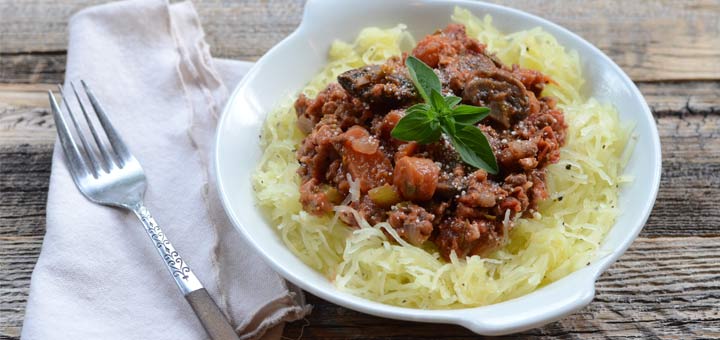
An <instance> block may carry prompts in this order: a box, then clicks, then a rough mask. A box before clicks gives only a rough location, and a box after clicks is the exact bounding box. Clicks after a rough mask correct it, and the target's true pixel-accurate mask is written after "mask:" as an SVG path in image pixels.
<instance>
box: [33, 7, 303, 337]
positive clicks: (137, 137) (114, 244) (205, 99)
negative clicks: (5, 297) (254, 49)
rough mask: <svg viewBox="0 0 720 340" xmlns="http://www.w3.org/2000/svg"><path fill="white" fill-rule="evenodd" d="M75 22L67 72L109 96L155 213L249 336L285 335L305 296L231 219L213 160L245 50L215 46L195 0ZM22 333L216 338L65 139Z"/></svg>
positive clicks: (97, 12)
mask: <svg viewBox="0 0 720 340" xmlns="http://www.w3.org/2000/svg"><path fill="white" fill-rule="evenodd" d="M69 31H70V38H69V41H70V42H69V47H68V60H67V71H66V74H65V79H66V80H67V81H77V80H79V79H84V80H85V81H86V82H87V83H88V84H89V85H90V87H91V88H92V89H93V91H94V92H95V94H96V95H97V96H98V97H99V99H100V100H101V102H102V103H103V104H104V107H105V109H106V110H107V112H108V113H109V115H110V119H111V120H112V121H113V123H114V125H115V126H116V128H117V129H118V130H119V131H120V133H121V135H122V136H123V137H124V139H125V141H126V142H127V143H128V144H129V147H130V149H131V151H132V152H133V153H134V154H135V156H136V157H137V158H138V160H139V161H140V162H141V164H142V165H143V167H144V168H145V172H146V175H147V179H148V184H149V185H148V190H147V193H146V195H145V202H146V205H147V206H148V207H149V209H150V210H151V212H152V213H153V214H154V216H155V218H156V219H157V221H158V222H159V223H160V226H161V227H162V228H163V229H164V231H165V233H166V234H167V235H168V237H169V238H170V240H172V242H173V243H174V245H175V247H176V248H177V250H178V251H179V252H180V254H182V255H183V257H184V258H185V260H186V261H187V262H188V263H189V264H190V266H191V268H192V269H193V270H194V271H195V274H196V275H197V276H198V277H199V278H200V280H201V281H202V282H203V284H204V285H205V287H206V288H207V290H208V291H209V292H210V294H211V295H212V296H213V298H214V299H215V301H216V302H217V303H218V305H219V306H220V307H221V308H222V309H223V310H224V311H225V312H226V315H228V316H229V318H230V321H231V322H232V324H233V325H234V326H235V327H236V330H237V331H238V333H239V334H241V336H242V337H243V338H257V337H261V336H263V335H264V337H265V338H279V337H280V334H281V332H282V324H283V323H284V322H285V321H291V320H296V319H298V318H302V317H303V316H304V315H305V314H306V313H307V312H308V311H309V308H308V307H307V306H306V305H305V303H304V300H303V298H302V294H301V293H300V292H299V291H297V290H296V289H294V288H292V287H289V286H288V285H287V284H286V283H285V281H283V280H282V279H281V278H280V277H279V276H278V275H277V274H276V273H274V272H273V271H272V270H271V269H270V268H269V267H268V266H267V265H265V263H264V262H263V261H262V259H261V258H260V257H259V256H258V255H257V254H255V252H254V251H253V249H252V248H251V247H250V246H249V245H247V244H246V243H245V242H244V241H243V239H242V238H241V236H240V235H239V233H238V232H236V231H235V230H233V228H232V226H231V225H230V223H229V222H228V220H227V219H226V216H225V214H224V212H223V211H222V208H221V206H220V203H219V201H218V198H217V195H216V192H215V189H214V185H213V182H212V181H213V178H212V176H211V173H212V171H211V170H212V169H210V168H209V164H211V163H212V162H210V159H211V149H212V146H213V138H214V130H215V124H216V121H217V118H218V115H219V114H220V112H221V110H222V107H223V105H224V102H225V100H226V98H227V97H228V88H232V87H233V86H235V84H236V83H237V82H238V80H239V79H240V77H241V76H242V75H243V74H244V72H245V71H246V70H247V68H248V63H242V62H237V61H229V60H216V59H212V58H211V57H210V54H209V51H208V46H207V44H206V43H205V41H204V40H203V31H202V28H201V27H200V23H199V20H198V17H197V14H196V12H195V10H194V8H193V7H192V5H191V4H190V3H187V2H186V3H179V4H173V5H168V4H167V3H166V2H165V1H162V0H151V1H148V0H143V1H125V2H117V3H112V4H107V5H102V6H97V7H92V8H89V9H86V10H83V11H82V12H80V13H78V14H76V15H75V16H74V17H73V18H72V19H71V20H70V26H69ZM66 85H68V84H66ZM68 88H69V87H68ZM248 204H252V202H248ZM22 338H23V339H28V340H32V339H42V340H52V339H123V340H126V339H172V340H183V339H206V338H207V336H206V335H205V333H204V331H203V329H202V326H201V325H200V323H199V321H198V320H197V318H196V317H195V315H194V314H193V312H192V310H191V309H190V307H189V305H188V304H187V303H186V302H185V300H184V298H183V296H182V295H181V294H180V292H179V291H178V290H177V288H176V287H175V283H174V282H173V280H172V278H171V277H170V275H169V274H168V273H167V271H166V269H165V267H164V265H163V263H162V260H161V259H160V258H159V256H158V255H157V254H156V252H155V249H154V248H153V246H152V243H151V242H150V241H149V239H148V236H147V235H146V234H145V232H144V230H143V229H142V225H141V224H140V222H139V221H138V220H137V219H136V217H135V216H134V215H133V214H132V213H130V212H127V211H123V210H118V209H113V208H108V207H104V206H99V205H95V204H92V203H90V202H89V201H87V200H86V199H85V198H84V197H83V196H81V194H80V193H79V192H78V190H77V189H76V188H75V185H74V184H73V182H72V180H71V178H70V175H69V173H68V171H67V168H66V166H65V159H64V158H63V156H62V154H61V149H60V148H57V147H56V148H55V153H54V155H53V166H52V175H51V177H50V191H49V193H48V205H47V233H46V235H45V240H44V242H43V247H42V252H41V254H40V258H39V260H38V263H37V265H36V267H35V270H34V272H33V276H32V282H31V286H30V297H29V300H28V305H27V310H26V317H25V323H24V326H23V330H22Z"/></svg>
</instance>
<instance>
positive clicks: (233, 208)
mask: <svg viewBox="0 0 720 340" xmlns="http://www.w3.org/2000/svg"><path fill="white" fill-rule="evenodd" d="M456 5H459V6H462V7H464V8H467V9H469V10H471V11H472V12H473V13H474V14H475V15H477V16H483V15H485V14H491V15H492V16H493V22H494V23H495V25H497V27H498V28H499V29H501V30H502V31H504V32H508V33H510V32H514V31H518V30H524V29H530V28H533V27H536V26H541V27H543V28H544V29H545V30H547V31H548V32H550V33H552V34H553V35H554V36H555V37H557V39H558V40H559V41H560V42H561V43H562V44H563V45H564V46H566V47H567V48H570V49H574V50H576V51H578V53H579V54H580V57H581V61H582V67H583V72H584V74H585V78H586V79H587V84H586V86H585V88H584V91H586V94H588V95H591V96H593V97H595V98H597V99H598V100H600V101H601V102H609V103H613V104H614V105H615V106H616V107H617V109H618V110H619V112H620V116H621V119H622V120H623V121H625V122H635V123H636V127H635V133H636V134H637V136H638V140H637V144H636V146H635V152H634V153H633V156H632V159H631V160H630V162H629V164H628V166H627V168H626V173H628V174H631V175H635V181H634V182H633V183H632V184H631V185H629V186H628V187H626V188H624V189H623V190H622V193H621V196H620V207H622V211H623V212H622V214H621V215H620V217H619V218H618V220H617V222H616V224H615V226H614V227H613V228H612V230H611V231H610V233H609V235H608V236H607V238H606V240H605V242H604V244H603V246H602V250H603V252H604V253H607V255H605V256H604V257H602V258H599V259H596V260H595V261H594V262H593V263H592V264H591V265H590V266H588V267H586V268H583V269H581V270H579V271H577V272H575V273H572V274H570V275H568V276H567V277H565V278H563V279H561V280H559V281H557V282H555V283H553V284H550V285H548V286H546V287H543V288H541V289H539V290H537V291H535V292H533V293H531V294H528V295H525V296H522V297H520V298H516V299H513V300H510V301H506V302H503V303H498V304H494V305H490V306H485V307H478V308H469V309H460V310H419V309H409V308H401V307H394V306H388V305H384V304H381V303H377V302H373V301H369V300H366V299H363V298H360V297H357V296H353V295H350V294H347V293H344V292H340V291H338V290H336V289H335V288H334V287H333V285H332V284H331V283H330V282H329V281H328V280H327V279H326V278H324V277H323V276H322V275H321V274H319V273H317V272H315V271H314V270H313V269H311V268H310V267H308V266H306V265H305V264H304V263H302V262H301V261H300V260H299V259H298V258H296V257H295V256H294V255H293V254H292V253H291V252H290V250H288V249H287V248H286V247H285V245H284V244H283V242H282V240H281V239H280V238H279V237H277V235H276V233H275V231H274V228H273V227H272V226H270V225H268V223H267V222H266V220H265V219H264V218H263V216H262V215H261V213H260V211H259V210H258V209H257V208H256V207H255V204H254V201H255V200H254V195H253V192H252V186H251V183H250V177H251V175H252V173H253V171H254V169H255V167H256V165H257V163H258V160H259V158H260V155H261V150H260V147H259V145H258V141H259V140H258V135H259V132H260V129H261V126H262V124H263V121H264V119H265V116H266V114H267V113H268V112H270V111H271V110H272V109H273V108H274V107H275V106H276V105H277V104H278V103H279V102H280V101H281V100H283V99H286V98H287V97H288V96H289V95H293V94H295V93H297V92H298V91H299V90H300V89H301V88H302V87H303V86H304V85H305V84H306V83H307V82H308V81H309V80H310V79H311V77H312V76H313V75H314V74H316V73H317V72H318V71H319V70H320V69H321V68H322V66H323V65H324V64H325V62H326V54H327V51H328V48H329V47H330V44H331V43H332V41H333V40H335V39H343V40H352V39H354V37H355V36H356V35H357V33H358V32H359V31H360V29H361V28H363V27H367V26H382V27H391V26H394V25H396V24H397V23H404V24H406V25H407V26H408V29H409V30H410V32H411V33H412V34H413V35H414V36H415V37H423V36H424V35H426V34H429V33H432V32H433V31H435V30H436V29H438V28H442V27H445V26H446V25H447V24H448V23H449V22H450V14H451V13H452V10H453V7H454V6H456ZM216 143H217V144H216V150H215V151H216V155H215V166H216V172H217V173H216V175H217V178H218V186H219V192H220V194H221V198H222V202H223V205H224V208H225V211H226V212H227V214H228V215H229V216H230V218H231V220H232V222H233V223H234V225H235V226H236V227H237V229H238V230H240V232H242V233H243V235H244V236H245V238H247V240H248V241H249V242H250V244H252V245H253V246H254V247H255V249H257V251H258V252H259V253H260V254H262V256H263V257H264V258H265V259H266V260H267V262H268V263H269V264H270V265H271V266H272V267H273V268H274V269H275V270H276V271H278V272H279V273H280V274H281V275H282V276H284V277H285V278H287V279H288V280H290V281H292V282H293V283H295V284H297V285H298V286H300V287H301V288H303V289H305V290H306V291H308V292H310V293H312V294H315V295H317V296H319V297H321V298H323V299H326V300H328V301H331V302H333V303H336V304H339V305H342V306H345V307H348V308H351V309H355V310H358V311H361V312H365V313H369V314H373V315H377V316H383V317H388V318H395V319H403V320H412V321H423V322H434V323H451V324H458V325H462V326H464V327H467V328H469V329H471V330H472V331H474V332H476V333H479V334H484V335H500V334H507V333H512V332H519V331H523V330H526V329H530V328H534V327H538V326H540V325H543V324H545V323H548V322H551V321H554V320H557V319H559V318H561V317H563V316H565V315H568V314H570V313H573V312H575V311H577V310H579V309H581V308H583V307H584V306H585V305H587V304H588V303H590V301H592V299H593V297H594V295H595V280H596V279H597V278H598V276H599V275H600V274H601V273H602V272H603V271H604V270H605V269H606V268H608V267H609V266H610V265H611V264H612V263H613V262H614V261H615V260H617V259H618V257H620V255H622V254H623V252H625V250H626V249H627V248H628V247H629V246H630V244H631V243H632V242H633V240H634V239H635V238H636V237H637V235H638V233H639V232H640V230H641V229H642V227H643V225H644V224H645V221H646V220H647V217H648V215H649V214H650V210H651V209H652V206H653V204H654V202H655V196H656V194H657V190H658V186H659V183H660V165H661V157H660V140H659V137H658V133H657V128H656V126H655V122H654V120H653V117H652V114H651V112H650V110H649V108H648V106H647V104H646V103H645V100H644V99H643V97H642V95H641V94H640V92H639V91H638V89H637V88H636V87H635V85H634V84H633V82H632V81H631V80H630V79H629V78H628V76H627V75H626V74H625V73H624V72H623V71H622V70H621V69H620V68H619V67H618V66H617V65H616V64H615V63H613V62H612V61H611V60H610V59H609V58H608V57H607V56H605V55H604V54H603V53H602V52H600V51H599V50H598V49H597V48H595V47H594V46H592V45H591V44H590V43H588V42H586V41H585V40H583V39H582V38H580V37H578V36H577V35H575V34H573V33H571V32H570V31H568V30H566V29H564V28H562V27H560V26H558V25H555V24H553V23H551V22H549V21H546V20H544V19H541V18H538V17H536V16H533V15H530V14H527V13H524V12H521V11H519V10H515V9H510V8H506V7H501V6H497V5H491V4H485V3H478V2H469V1H423V0H411V1H387V0H359V1H332V0H310V1H309V2H308V3H307V5H306V8H305V13H304V16H303V19H302V23H301V24H300V27H298V29H297V30H296V31H295V32H293V33H292V34H291V35H290V36H288V37H287V38H286V39H285V40H283V41H282V42H280V43H279V44H278V45H276V46H275V47H274V48H272V49H271V50H270V51H269V52H268V53H267V54H266V55H265V56H263V57H262V58H261V59H260V60H259V61H258V62H257V63H256V64H255V66H254V67H253V68H252V69H251V70H250V71H249V73H248V74H247V75H246V76H245V78H244V79H243V81H242V82H241V83H240V84H239V85H238V87H237V88H236V89H235V91H234V93H233V95H232V97H231V99H230V101H229V102H228V104H227V107H226V108H225V112H224V113H223V116H222V118H221V120H220V124H219V126H218V132H217V140H216Z"/></svg>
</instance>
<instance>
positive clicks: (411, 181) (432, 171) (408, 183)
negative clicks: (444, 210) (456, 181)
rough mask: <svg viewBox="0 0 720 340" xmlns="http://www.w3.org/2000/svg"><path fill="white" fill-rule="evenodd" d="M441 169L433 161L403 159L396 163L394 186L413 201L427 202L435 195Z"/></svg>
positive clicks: (414, 158) (413, 158)
mask: <svg viewBox="0 0 720 340" xmlns="http://www.w3.org/2000/svg"><path fill="white" fill-rule="evenodd" d="M439 174H440V168H439V167H438V166H437V164H435V162H433V161H432V160H431V159H427V158H418V157H403V158H400V160H398V161H397V163H395V172H394V176H395V177H394V178H393V184H395V186H396V187H397V188H398V190H399V191H400V193H401V194H402V196H403V197H404V198H405V199H407V200H411V201H427V200H429V199H431V198H432V197H433V194H435V188H436V187H437V183H438V176H439Z"/></svg>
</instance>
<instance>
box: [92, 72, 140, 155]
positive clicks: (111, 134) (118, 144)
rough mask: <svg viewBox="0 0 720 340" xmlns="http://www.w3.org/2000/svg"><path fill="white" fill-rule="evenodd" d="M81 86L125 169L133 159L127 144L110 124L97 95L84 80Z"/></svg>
mask: <svg viewBox="0 0 720 340" xmlns="http://www.w3.org/2000/svg"><path fill="white" fill-rule="evenodd" d="M80 84H82V86H83V88H84V89H85V94H87V96H88V99H90V104H92V106H93V108H94V109H95V114H96V115H97V117H98V120H99V121H100V125H102V127H103V130H105V135H106V136H107V137H108V140H109V141H110V145H112V147H113V150H115V153H116V154H117V155H118V156H119V157H118V158H119V160H120V167H123V166H124V165H125V163H126V161H127V159H129V158H131V157H132V156H131V155H130V152H129V151H128V149H127V146H125V142H123V140H122V138H120V134H118V133H117V131H116V130H115V128H114V127H113V126H112V123H110V120H109V119H108V117H107V115H106V114H105V110H103V108H102V106H100V102H98V100H97V98H95V95H94V94H93V93H92V91H91V90H90V87H88V86H87V84H85V81H84V80H80Z"/></svg>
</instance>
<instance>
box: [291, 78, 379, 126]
mask: <svg viewBox="0 0 720 340" xmlns="http://www.w3.org/2000/svg"><path fill="white" fill-rule="evenodd" d="M295 113H296V114H297V116H298V127H299V128H300V130H302V131H303V132H305V133H308V132H309V131H308V128H312V127H313V126H314V125H315V124H317V123H318V122H319V121H320V119H321V118H322V117H323V116H325V115H334V116H335V117H336V119H337V122H338V124H339V126H340V128H342V129H343V130H345V129H347V128H349V127H351V126H353V125H362V124H365V123H366V122H367V121H369V120H370V119H372V117H373V112H372V111H370V107H369V106H368V105H367V104H365V103H363V102H362V101H361V100H359V99H357V98H354V97H352V96H350V95H349V94H348V93H347V92H346V91H345V90H344V89H343V88H342V87H341V86H340V85H339V84H336V83H332V84H330V85H328V87H327V88H325V89H324V90H322V91H320V93H318V95H317V97H315V99H309V98H307V97H306V96H305V95H304V94H300V96H298V99H297V100H296V101H295Z"/></svg>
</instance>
